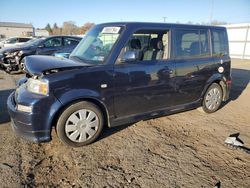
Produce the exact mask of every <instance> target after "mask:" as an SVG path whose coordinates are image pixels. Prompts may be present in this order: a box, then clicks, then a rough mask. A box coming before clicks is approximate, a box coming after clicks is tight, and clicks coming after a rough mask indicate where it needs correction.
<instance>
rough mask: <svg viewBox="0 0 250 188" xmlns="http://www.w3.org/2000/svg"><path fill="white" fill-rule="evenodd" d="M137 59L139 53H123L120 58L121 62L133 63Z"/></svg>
mask: <svg viewBox="0 0 250 188" xmlns="http://www.w3.org/2000/svg"><path fill="white" fill-rule="evenodd" d="M138 59H139V52H138V51H127V52H125V53H124V55H123V57H122V58H121V60H120V61H121V62H133V61H136V60H138Z"/></svg>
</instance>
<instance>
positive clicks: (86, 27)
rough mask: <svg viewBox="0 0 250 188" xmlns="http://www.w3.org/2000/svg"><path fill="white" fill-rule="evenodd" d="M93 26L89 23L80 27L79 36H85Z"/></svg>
mask: <svg viewBox="0 0 250 188" xmlns="http://www.w3.org/2000/svg"><path fill="white" fill-rule="evenodd" d="M94 25H95V24H94V23H91V22H87V23H85V24H84V25H83V26H82V27H80V34H85V33H86V32H87V31H88V30H89V29H90V28H92V27H93V26H94Z"/></svg>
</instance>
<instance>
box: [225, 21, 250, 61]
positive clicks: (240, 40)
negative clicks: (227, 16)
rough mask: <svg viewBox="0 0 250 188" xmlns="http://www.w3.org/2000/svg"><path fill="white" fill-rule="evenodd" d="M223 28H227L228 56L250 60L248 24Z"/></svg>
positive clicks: (230, 25) (249, 24) (249, 25)
mask: <svg viewBox="0 0 250 188" xmlns="http://www.w3.org/2000/svg"><path fill="white" fill-rule="evenodd" d="M224 26H225V27H226V28H227V33H228V40H229V50H230V56H231V57H232V58H240V59H250V23H242V24H229V25H224Z"/></svg>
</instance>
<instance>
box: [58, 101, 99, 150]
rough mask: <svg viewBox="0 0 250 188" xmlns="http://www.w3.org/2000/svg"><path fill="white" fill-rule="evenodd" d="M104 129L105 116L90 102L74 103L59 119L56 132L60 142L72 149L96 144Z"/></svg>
mask: <svg viewBox="0 0 250 188" xmlns="http://www.w3.org/2000/svg"><path fill="white" fill-rule="evenodd" d="M102 129H103V114H102V112H101V111H100V109H99V108H98V107H97V106H96V105H95V104H93V103H90V102H86V101H83V102H78V103H74V104H72V105H71V106H69V107H68V108H66V109H65V110H64V111H63V113H62V114H61V116H60V117H59V119H58V122H57V126H56V131H57V135H58V137H59V138H60V140H61V141H62V142H63V143H65V144H67V145H69V146H72V147H80V146H84V145H87V144H90V143H92V142H94V141H95V140H96V139H97V138H98V136H99V135H100V134H101V131H102Z"/></svg>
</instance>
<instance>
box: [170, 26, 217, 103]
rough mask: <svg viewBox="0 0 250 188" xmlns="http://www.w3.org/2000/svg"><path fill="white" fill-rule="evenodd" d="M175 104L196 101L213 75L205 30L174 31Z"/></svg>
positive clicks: (207, 33)
mask: <svg viewBox="0 0 250 188" xmlns="http://www.w3.org/2000/svg"><path fill="white" fill-rule="evenodd" d="M174 38H175V45H174V46H175V50H174V51H175V64H176V78H175V79H176V90H177V93H176V98H178V100H176V104H177V105H183V104H189V103H192V102H195V101H198V100H199V99H200V97H201V94H202V91H203V90H204V88H205V85H206V83H207V80H208V79H209V78H210V77H211V76H212V75H213V73H214V68H215V66H214V63H213V58H212V56H211V52H210V40H209V32H208V30H207V29H175V31H174Z"/></svg>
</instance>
